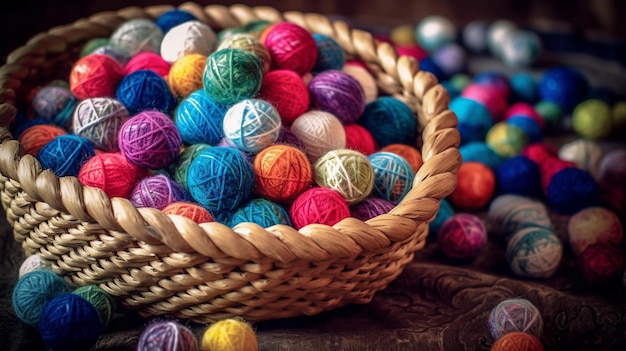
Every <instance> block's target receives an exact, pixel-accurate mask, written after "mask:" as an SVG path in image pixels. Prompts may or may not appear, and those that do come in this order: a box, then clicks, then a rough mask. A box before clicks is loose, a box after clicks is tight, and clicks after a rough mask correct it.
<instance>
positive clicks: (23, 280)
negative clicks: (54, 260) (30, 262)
mask: <svg viewBox="0 0 626 351" xmlns="http://www.w3.org/2000/svg"><path fill="white" fill-rule="evenodd" d="M69 291H71V288H70V286H69V285H68V284H67V283H66V282H65V280H63V278H61V277H60V276H59V275H57V274H56V273H54V272H53V271H51V270H48V269H40V270H36V271H33V272H29V273H26V274H24V275H23V276H21V277H20V278H19V279H18V280H17V283H16V284H15V287H14V288H13V295H12V301H13V310H14V311H15V314H16V315H17V317H18V318H19V319H20V320H21V321H22V322H24V323H26V324H28V325H31V326H36V325H37V323H39V316H40V314H41V311H42V310H43V309H44V306H45V305H46V304H47V303H48V301H50V300H52V299H53V298H54V297H56V296H58V295H61V294H63V293H67V292H69Z"/></svg>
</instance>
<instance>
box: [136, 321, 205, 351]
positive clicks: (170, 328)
mask: <svg viewBox="0 0 626 351" xmlns="http://www.w3.org/2000/svg"><path fill="white" fill-rule="evenodd" d="M153 350H160V351H179V350H185V351H197V350H198V341H197V340H196V337H195V335H194V334H193V332H192V331H191V330H190V329H189V328H187V327H185V326H184V325H182V324H180V323H179V322H177V321H156V322H153V323H151V324H150V325H148V326H147V327H146V328H145V329H144V330H143V331H142V332H141V335H140V336H139V341H138V342H137V351H153Z"/></svg>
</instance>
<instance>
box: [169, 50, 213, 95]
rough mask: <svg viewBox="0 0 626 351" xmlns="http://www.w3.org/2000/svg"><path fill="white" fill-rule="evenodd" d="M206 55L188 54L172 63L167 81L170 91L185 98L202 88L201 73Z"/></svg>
mask: <svg viewBox="0 0 626 351" xmlns="http://www.w3.org/2000/svg"><path fill="white" fill-rule="evenodd" d="M206 59H207V57H206V56H204V55H201V54H188V55H185V56H183V57H181V58H180V59H178V60H177V61H176V62H174V63H173V64H172V67H171V68H170V72H169V74H168V76H167V82H168V84H169V86H170V89H171V90H172V93H173V94H174V95H176V96H177V97H179V98H185V97H187V96H188V95H189V94H191V93H193V92H194V91H196V90H198V89H200V88H202V75H203V73H204V67H205V66H206Z"/></svg>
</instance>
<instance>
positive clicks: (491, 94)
mask: <svg viewBox="0 0 626 351" xmlns="http://www.w3.org/2000/svg"><path fill="white" fill-rule="evenodd" d="M486 73H490V72H484V73H483V74H486ZM479 78H480V76H479V75H478V76H475V77H474V80H473V81H472V83H470V84H469V85H468V86H466V87H465V88H464V89H463V91H461V97H463V98H466V99H470V100H473V101H475V102H477V103H479V104H481V105H482V106H484V107H485V108H486V109H487V111H489V115H490V116H491V119H492V122H494V123H496V122H500V121H502V119H503V118H504V113H505V112H506V109H507V107H508V101H507V96H508V95H507V94H508V92H507V89H508V85H502V84H500V85H498V82H495V83H494V82H491V81H489V82H487V83H480V82H476V80H477V79H479Z"/></svg>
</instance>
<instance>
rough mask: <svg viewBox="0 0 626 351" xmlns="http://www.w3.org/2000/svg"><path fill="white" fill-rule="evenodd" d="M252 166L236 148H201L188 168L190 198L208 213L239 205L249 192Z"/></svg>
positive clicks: (224, 210) (215, 213)
mask: <svg viewBox="0 0 626 351" xmlns="http://www.w3.org/2000/svg"><path fill="white" fill-rule="evenodd" d="M253 186H254V169H253V168H252V164H251V163H250V162H249V161H248V160H247V158H246V156H245V155H244V154H243V153H242V152H241V151H239V150H238V149H235V148H231V147H221V146H214V147H211V148H208V149H206V150H202V151H200V152H199V153H198V154H197V155H196V156H195V157H194V158H193V160H192V161H191V164H190V165H189V168H188V170H187V187H188V189H189V193H190V194H191V196H192V197H193V199H194V200H195V201H196V202H198V203H199V204H200V205H202V206H203V207H204V208H206V209H207V210H208V211H209V213H211V215H213V216H214V218H215V216H219V215H220V214H222V213H225V212H228V211H231V210H234V209H236V208H237V207H239V205H241V204H242V203H243V202H244V201H245V200H247V199H248V197H249V196H250V194H251V193H252V190H253Z"/></svg>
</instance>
